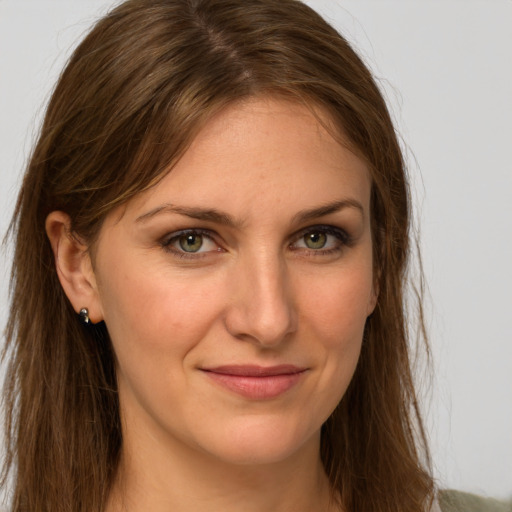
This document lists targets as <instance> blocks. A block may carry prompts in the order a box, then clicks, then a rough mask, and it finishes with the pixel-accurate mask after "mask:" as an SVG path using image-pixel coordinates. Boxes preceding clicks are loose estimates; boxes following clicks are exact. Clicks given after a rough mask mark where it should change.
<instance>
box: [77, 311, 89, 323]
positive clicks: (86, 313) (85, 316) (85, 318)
mask: <svg viewBox="0 0 512 512" xmlns="http://www.w3.org/2000/svg"><path fill="white" fill-rule="evenodd" d="M78 314H79V315H80V320H82V322H83V323H84V324H85V325H88V324H90V323H91V319H90V318H89V310H88V309H87V308H82V309H81V310H80V312H79V313H78Z"/></svg>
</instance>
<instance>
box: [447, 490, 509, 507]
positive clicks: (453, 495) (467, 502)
mask: <svg viewBox="0 0 512 512" xmlns="http://www.w3.org/2000/svg"><path fill="white" fill-rule="evenodd" d="M438 501H439V506H440V507H441V510H442V511H443V512H512V502H508V503H506V502H504V501H498V500H495V499H492V498H482V497H481V496H476V495H475V494H469V493H466V492H459V491H440V492H439V494H438Z"/></svg>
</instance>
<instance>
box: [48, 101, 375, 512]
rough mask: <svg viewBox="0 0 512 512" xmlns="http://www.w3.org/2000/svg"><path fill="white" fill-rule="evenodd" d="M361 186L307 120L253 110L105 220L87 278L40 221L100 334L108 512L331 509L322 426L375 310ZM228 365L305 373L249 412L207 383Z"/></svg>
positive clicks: (277, 106)
mask: <svg viewBox="0 0 512 512" xmlns="http://www.w3.org/2000/svg"><path fill="white" fill-rule="evenodd" d="M320 115H323V117H324V119H325V120H326V121H328V118H327V116H326V115H325V114H322V113H321V112H320ZM370 185H371V181H370V177H369V173H368V169H367V167H366V165H365V163H364V162H363V160H361V159H360V158H358V157H357V156H356V155H354V153H352V152H351V151H350V150H349V149H347V147H346V146H345V145H341V144H340V143H339V142H338V141H336V140H334V139H333V138H332V136H331V135H329V133H327V131H326V130H325V129H324V128H323V127H322V126H321V124H320V123H319V122H318V120H317V118H316V117H315V116H314V115H313V114H312V113H311V111H310V110H309V109H307V108H305V107H304V106H301V105H298V104H295V103H290V102H287V101H284V100H277V99H270V98H255V99H251V100H249V101H245V102H243V103H237V104H234V105H232V106H230V107H228V108H227V109H225V110H224V111H222V112H221V113H220V114H218V115H217V116H216V117H214V118H213V119H212V120H210V121H209V122H208V123H207V124H206V126H205V127H204V128H203V129H202V131H201V132H200V133H199V135H198V136H197V138H196V139H195V140H194V142H193V143H192V145H191V147H190V148H189V150H188V151H187V152H186V153H185V155H184V156H183V158H182V159H181V160H180V161H179V162H178V164H177V165H176V166H175V167H174V168H173V169H172V171H171V172H170V173H169V174H167V175H166V176H165V177H164V178H163V179H162V181H160V182H159V183H158V184H157V185H156V186H155V187H153V188H152V189H151V190H149V191H147V192H144V193H142V194H139V195H138V196H137V197H136V198H134V199H133V200H131V201H130V202H129V203H128V204H126V205H124V206H123V207H122V208H120V209H118V210H116V211H114V212H112V213H111V214H110V215H109V216H108V217H107V219H106V220H105V223H104V225H103V227H102V230H101V233H100V237H99V239H98V241H97V243H96V244H95V246H94V248H93V249H92V253H93V255H94V265H93V263H92V262H91V258H90V256H89V254H90V253H91V252H90V251H87V247H85V244H82V243H80V242H79V240H78V239H77V237H76V236H75V237H73V236H71V235H70V233H69V219H68V217H67V216H66V214H64V213H63V212H53V213H52V214H50V215H49V217H48V219H47V224H46V225H47V232H48V236H49V238H50V240H51V242H52V246H53V249H54V252H55V256H56V261H57V268H58V273H59V278H60V280H61V283H62V285H63V288H64V290H65V291H66V294H67V295H68V297H69V299H70V301H71V303H72V304H73V306H74V307H75V310H76V311H79V310H80V309H81V308H82V307H84V306H87V307H88V308H89V312H90V316H91V320H92V321H93V322H97V321H100V320H104V321H105V322H106V325H107V327H108V330H109V333H110V335H111V338H112V342H113V345H114V350H115V354H116V358H117V362H118V384H119V396H120V404H121V417H122V422H123V439H124V445H123V453H122V461H121V466H120V470H119V475H118V479H117V481H116V483H115V485H114V489H113V492H112V495H111V500H110V504H109V511H120V510H128V511H132V510H152V511H154V512H160V511H162V512H163V511H170V510H179V511H180V512H186V511H189V510H190V511H192V510H194V511H196V510H202V511H210V510H211V511H213V510H216V511H218V510H223V511H225V512H229V511H231V510H237V511H239V510H240V504H241V503H244V508H243V510H244V511H249V512H252V511H254V512H256V511H263V510H265V511H268V510H274V511H288V510H289V511H291V510H293V511H299V512H300V511H304V512H305V511H312V510H322V511H325V510H330V509H331V507H333V509H334V505H333V504H332V503H329V487H328V483H327V477H326V475H325V473H324V471H323V468H322V465H321V462H320V458H319V441H320V428H321V425H322V424H323V422H324V421H325V420H326V419H327V418H328V416H329V415H330V414H331V412H332V411H333V409H334V408H335V407H336V405H337V403H338V402H339V400H340V399H341V398H342V397H343V394H344V393H345V391H346V389H347V386H348V384H349V382H350V380H351V378H352V375H353V373H354V370H355V366H356V364H357V360H358V357H359V353H360V348H361V343H362V336H363V330H364V325H365V321H366V318H367V316H368V315H369V314H371V312H372V311H373V309H374V307H375V302H376V299H377V293H376V290H375V287H374V276H373V271H372V240H371V231H370ZM326 206H327V208H326ZM191 209H192V210H191ZM322 209H323V211H321V210H322ZM212 210H215V212H216V213H217V214H219V215H212V214H211V211H212ZM327 210H329V211H327ZM205 211H208V214H205ZM219 212H220V213H219ZM305 212H308V213H309V214H308V215H306V214H305ZM198 216H200V217H202V218H201V219H199V218H196V217H198ZM228 219H229V222H227V220H228ZM183 230H196V231H195V233H192V235H193V237H192V238H189V239H187V238H186V236H181V238H180V233H182V231H183ZM188 234H189V235H190V234H191V233H188ZM180 244H181V245H180ZM191 248H192V249H193V250H196V249H197V248H199V249H198V250H197V252H191V251H190V249H191ZM187 251H188V252H187ZM233 364H236V365H241V364H243V365H246V364H251V365H258V366H259V367H264V368H267V367H270V366H274V365H281V364H291V365H295V366H296V367H298V368H300V369H301V373H300V376H299V378H298V379H297V382H295V383H294V385H293V386H292V387H291V388H290V389H288V390H286V391H285V392H282V393H280V394H278V395H277V396H274V397H271V398H262V399H260V398H250V397H246V396H242V395H240V394H239V393H237V392H234V391H233V390H231V389H227V388H226V387H224V386H223V385H221V384H219V383H218V382H217V381H215V380H214V379H212V378H211V375H209V374H208V372H206V371H205V370H206V369H209V368H215V367H218V366H220V365H233ZM337 510H339V508H337Z"/></svg>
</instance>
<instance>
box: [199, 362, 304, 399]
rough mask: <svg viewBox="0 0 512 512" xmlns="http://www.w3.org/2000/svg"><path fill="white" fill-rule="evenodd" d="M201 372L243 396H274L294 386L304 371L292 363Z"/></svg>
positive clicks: (225, 367) (216, 368) (217, 368)
mask: <svg viewBox="0 0 512 512" xmlns="http://www.w3.org/2000/svg"><path fill="white" fill-rule="evenodd" d="M202 371H203V372H205V373H206V375H208V377H210V378H211V379H213V380H214V381H215V382H216V383H218V384H220V385H221V386H223V387H225V388H227V389H229V390H230V391H233V392H235V393H237V394H239V395H241V396H243V397H245V398H250V399H253V400H265V399H270V398H275V397H277V396H279V395H281V394H283V393H285V392H286V391H288V390H289V389H291V388H292V387H293V386H295V385H296V384H297V383H298V382H299V380H300V379H301V377H302V375H303V374H304V372H305V371H306V369H305V368H299V367H297V366H294V365H288V364H284V365H279V366H269V367H263V366H256V365H232V366H217V367H215V368H203V369H202Z"/></svg>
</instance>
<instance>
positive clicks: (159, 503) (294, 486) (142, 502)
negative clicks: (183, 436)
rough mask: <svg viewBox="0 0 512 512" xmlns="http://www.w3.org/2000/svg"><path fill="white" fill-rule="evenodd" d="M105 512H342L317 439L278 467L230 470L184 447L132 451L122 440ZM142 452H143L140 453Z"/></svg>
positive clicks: (235, 466) (158, 445)
mask: <svg viewBox="0 0 512 512" xmlns="http://www.w3.org/2000/svg"><path fill="white" fill-rule="evenodd" d="M124 442H125V445H124V447H123V454H122V458H121V463H120V466H119V470H118V475H117V479H116V481H115V482H114V486H113V489H112V492H111V495H110V500H109V504H108V507H107V512H138V511H141V510H151V511H152V512H170V511H179V512H189V511H190V512H191V511H194V512H195V511H197V510H201V512H218V511H220V510H222V511H223V512H235V511H236V512H239V511H240V509H241V504H243V510H244V512H263V511H265V512H267V511H268V510H272V511H273V512H291V511H293V512H314V511H318V512H327V511H331V512H334V511H335V510H336V511H338V512H339V510H340V508H339V505H336V504H334V503H332V502H331V499H330V490H329V483H328V479H327V476H326V474H325V472H324V469H323V465H322V463H321V461H320V457H319V439H316V438H315V439H311V440H310V441H308V442H307V443H306V445H305V446H304V447H303V449H301V450H300V451H299V452H298V453H295V454H293V455H292V456H290V457H289V458H287V459H285V460H280V461H279V462H275V463H271V464H264V465H261V464H260V465H250V464H244V465H240V464H230V463H227V462H224V461H219V460H218V459H216V458H213V457H212V456H211V455H209V454H206V453H204V452H200V451H196V450H194V449H192V448H189V447H186V446H180V445H174V446H172V447H171V446H167V447H166V448H167V449H165V448H164V449H163V448H162V444H161V443H159V442H156V443H155V446H154V449H153V450H149V451H148V450H144V453H141V450H140V449H138V450H130V439H129V437H128V439H127V438H125V439H124ZM139 448H140V447H139Z"/></svg>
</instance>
